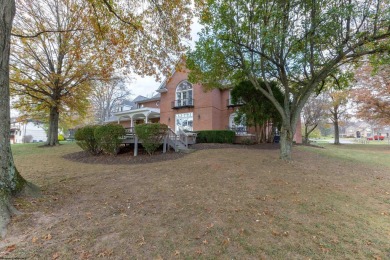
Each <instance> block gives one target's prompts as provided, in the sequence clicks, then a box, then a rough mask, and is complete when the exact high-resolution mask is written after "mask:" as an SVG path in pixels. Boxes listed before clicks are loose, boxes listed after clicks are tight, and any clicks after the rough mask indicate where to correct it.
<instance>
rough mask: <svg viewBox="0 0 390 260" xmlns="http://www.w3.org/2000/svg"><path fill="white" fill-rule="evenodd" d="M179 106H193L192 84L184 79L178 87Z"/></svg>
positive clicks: (177, 102) (177, 104) (177, 101)
mask: <svg viewBox="0 0 390 260" xmlns="http://www.w3.org/2000/svg"><path fill="white" fill-rule="evenodd" d="M175 103H176V104H175V105H176V106H177V107H182V106H193V104H194V103H193V99H192V84H191V83H189V82H188V81H186V80H184V81H182V82H180V83H179V85H177V87H176V102H175Z"/></svg>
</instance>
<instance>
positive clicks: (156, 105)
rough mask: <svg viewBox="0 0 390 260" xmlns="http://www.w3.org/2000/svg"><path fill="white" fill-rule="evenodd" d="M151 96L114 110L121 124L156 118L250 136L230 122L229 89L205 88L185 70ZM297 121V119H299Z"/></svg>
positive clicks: (173, 126) (175, 128)
mask: <svg viewBox="0 0 390 260" xmlns="http://www.w3.org/2000/svg"><path fill="white" fill-rule="evenodd" d="M156 92H158V94H156V95H154V96H153V97H151V98H146V97H143V96H138V97H137V98H136V99H134V100H133V101H132V102H133V103H134V104H135V105H134V107H132V109H130V110H123V111H121V112H117V113H114V115H115V118H113V119H112V120H110V121H117V122H118V123H120V124H122V125H123V126H124V127H132V126H134V125H135V124H138V123H145V122H160V123H163V124H166V125H168V126H169V127H170V128H171V129H172V130H173V131H174V132H176V133H178V132H179V130H184V131H199V130H224V129H232V130H234V131H236V135H238V136H251V135H253V134H254V129H247V128H246V127H245V125H243V124H239V125H237V124H236V123H235V122H234V117H235V111H236V110H237V109H239V106H240V104H233V103H232V102H231V99H230V90H229V89H224V90H221V89H213V90H208V91H206V90H205V89H204V88H203V87H202V85H200V84H192V83H190V82H189V81H188V70H186V69H183V70H180V71H175V72H174V73H173V74H172V76H171V77H170V78H168V79H166V80H165V81H164V82H163V83H162V84H161V85H160V86H159V88H158V89H157V90H156ZM299 123H300V122H299ZM295 141H296V142H297V143H301V142H302V137H301V129H300V127H297V133H296V138H295Z"/></svg>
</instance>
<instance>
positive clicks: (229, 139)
mask: <svg viewBox="0 0 390 260" xmlns="http://www.w3.org/2000/svg"><path fill="white" fill-rule="evenodd" d="M197 133H198V135H197V137H196V142H197V143H231V144H232V143H233V142H234V137H235V135H236V134H235V132H234V131H231V130H204V131H198V132H197Z"/></svg>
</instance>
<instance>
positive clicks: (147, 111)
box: [114, 107, 160, 129]
mask: <svg viewBox="0 0 390 260" xmlns="http://www.w3.org/2000/svg"><path fill="white" fill-rule="evenodd" d="M114 115H115V116H116V118H117V120H116V121H117V123H118V124H121V125H123V126H124V127H125V128H131V129H132V128H133V127H134V125H135V124H136V123H137V122H142V123H145V124H146V123H151V122H154V123H155V122H159V121H160V109H158V108H148V107H145V108H137V109H132V110H128V111H122V112H117V113H115V114H114ZM128 121H130V122H129V123H128Z"/></svg>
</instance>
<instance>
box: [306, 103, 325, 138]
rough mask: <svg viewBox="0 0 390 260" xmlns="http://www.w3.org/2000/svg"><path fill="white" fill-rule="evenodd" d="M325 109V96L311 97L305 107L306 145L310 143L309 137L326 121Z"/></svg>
mask: <svg viewBox="0 0 390 260" xmlns="http://www.w3.org/2000/svg"><path fill="white" fill-rule="evenodd" d="M325 109H326V108H325V99H324V95H319V96H311V97H310V98H309V99H308V101H307V103H306V105H305V106H304V107H303V110H302V117H303V124H304V128H305V129H304V140H303V142H304V143H309V135H310V134H311V133H312V132H313V131H314V130H315V129H316V128H317V126H318V125H319V124H320V122H321V121H323V120H324V119H325V118H324V113H325Z"/></svg>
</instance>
